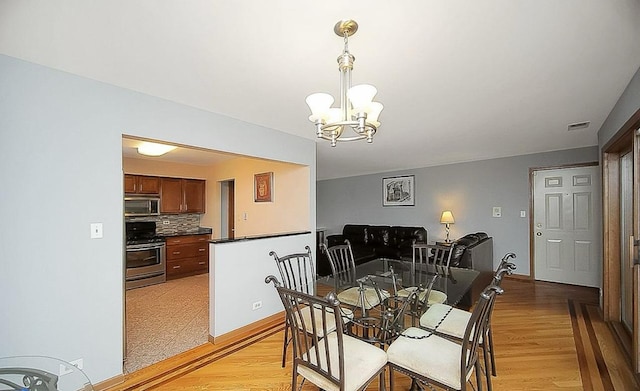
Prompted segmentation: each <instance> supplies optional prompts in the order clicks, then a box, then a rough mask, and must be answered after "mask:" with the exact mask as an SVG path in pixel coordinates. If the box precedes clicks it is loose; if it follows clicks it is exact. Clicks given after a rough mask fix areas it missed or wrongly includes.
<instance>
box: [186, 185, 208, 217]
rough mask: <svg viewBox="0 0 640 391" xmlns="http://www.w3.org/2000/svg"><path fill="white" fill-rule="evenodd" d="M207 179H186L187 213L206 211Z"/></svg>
mask: <svg viewBox="0 0 640 391" xmlns="http://www.w3.org/2000/svg"><path fill="white" fill-rule="evenodd" d="M205 183H206V182H205V181H203V180H200V179H184V183H183V189H184V208H183V212H187V213H204V210H205Z"/></svg>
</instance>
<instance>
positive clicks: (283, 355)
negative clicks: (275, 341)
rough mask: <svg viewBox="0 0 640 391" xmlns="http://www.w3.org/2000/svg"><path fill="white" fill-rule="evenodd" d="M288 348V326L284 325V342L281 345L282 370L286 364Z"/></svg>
mask: <svg viewBox="0 0 640 391" xmlns="http://www.w3.org/2000/svg"><path fill="white" fill-rule="evenodd" d="M288 346H289V324H285V325H284V342H283V344H282V368H284V366H285V364H286V362H287V347H288Z"/></svg>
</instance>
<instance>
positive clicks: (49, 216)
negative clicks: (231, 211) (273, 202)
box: [0, 55, 316, 382]
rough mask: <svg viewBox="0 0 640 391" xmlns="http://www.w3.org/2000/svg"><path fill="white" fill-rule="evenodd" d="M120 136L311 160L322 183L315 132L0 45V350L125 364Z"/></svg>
mask: <svg viewBox="0 0 640 391" xmlns="http://www.w3.org/2000/svg"><path fill="white" fill-rule="evenodd" d="M122 134H129V135H134V136H140V137H146V138H153V139H159V140H166V141H170V142H176V143H179V144H184V145H191V146H197V147H203V148H209V149H214V150H220V151H228V152H233V153H238V154H243V155H248V156H256V157H261V158H267V159H273V160H281V161H286V162H292V163H297V164H303V165H307V166H309V167H310V171H311V172H310V179H309V183H308V186H309V194H312V195H314V194H315V193H316V188H315V176H316V169H315V159H316V146H315V142H314V141H313V140H308V139H303V138H299V137H294V136H291V135H288V134H285V133H282V132H278V131H275V130H272V129H267V128H263V127H259V126H255V125H251V124H247V123H244V122H240V121H237V120H233V119H231V118H227V117H223V116H220V115H217V114H213V113H210V112H206V111H203V110H198V109H194V108H190V107H187V106H183V105H179V104H176V103H173V102H169V101H165V100H162V99H159V98H154V97H150V96H147V95H143V94H140V93H136V92H133V91H129V90H125V89H122V88H118V87H114V86H110V85H106V84H103V83H99V82H96V81H93V80H89V79H86V78H82V77H77V76H74V75H70V74H68V73H64V72H60V71H56V70H53V69H50V68H46V67H43V66H39V65H35V64H32V63H28V62H25V61H21V60H18V59H15V58H12V57H8V56H4V55H0V159H1V163H0V183H2V187H0V217H1V218H2V224H0V250H1V251H0V270H1V271H0V287H2V295H1V298H0V314H2V321H1V322H0V356H14V355H42V356H51V357H56V358H59V359H62V360H66V361H71V360H75V359H78V358H83V359H84V369H85V372H86V373H87V374H88V376H89V378H90V379H91V380H92V381H93V382H100V381H104V380H106V379H110V378H112V377H114V376H117V375H120V374H122V358H123V298H124V293H123V270H124V263H123V251H124V248H123V236H124V232H123V231H124V229H123V225H124V224H123V211H122V194H123V176H122ZM315 210H316V205H315V199H313V197H312V199H311V201H310V210H309V213H310V215H311V216H312V217H311V221H310V225H311V226H310V227H309V228H313V227H314V226H315ZM93 222H102V223H103V224H104V238H102V239H90V237H89V234H90V228H89V227H90V223H93ZM265 258H268V257H267V256H265ZM243 262H244V263H243V266H244V270H245V271H244V273H248V275H251V277H252V278H254V279H258V278H264V276H263V275H262V276H254V275H252V273H253V271H254V270H260V268H253V267H251V264H252V262H257V260H255V259H247V260H243ZM269 262H272V260H269ZM249 310H250V309H247V311H249Z"/></svg>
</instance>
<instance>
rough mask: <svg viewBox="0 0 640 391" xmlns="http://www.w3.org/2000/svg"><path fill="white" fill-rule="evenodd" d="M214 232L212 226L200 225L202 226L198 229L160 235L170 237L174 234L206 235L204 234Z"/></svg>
mask: <svg viewBox="0 0 640 391" xmlns="http://www.w3.org/2000/svg"><path fill="white" fill-rule="evenodd" d="M212 232H213V230H212V229H211V228H208V227H200V228H198V230H197V231H178V232H172V233H165V234H161V235H159V236H163V237H165V238H170V237H172V236H185V235H204V234H209V235H211V233H212Z"/></svg>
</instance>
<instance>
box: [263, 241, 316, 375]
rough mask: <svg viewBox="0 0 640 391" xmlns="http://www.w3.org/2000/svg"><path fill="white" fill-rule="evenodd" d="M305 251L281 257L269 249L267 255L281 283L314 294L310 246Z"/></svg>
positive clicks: (284, 347)
mask: <svg viewBox="0 0 640 391" xmlns="http://www.w3.org/2000/svg"><path fill="white" fill-rule="evenodd" d="M305 250H306V252H304V253H294V254H287V255H284V256H282V257H280V256H278V254H276V252H275V251H270V252H269V256H272V257H273V258H274V259H275V261H276V265H277V266H278V270H279V271H280V278H281V279H282V284H283V286H284V287H285V288H287V289H292V290H295V291H299V292H303V293H307V294H310V295H315V293H316V273H315V267H314V264H313V258H312V256H311V248H310V247H309V246H305ZM290 326H291V325H290V323H289V321H286V326H285V328H284V342H283V345H282V367H283V368H284V367H285V364H286V361H287V347H288V346H289V343H290V342H291V338H290V337H289V332H290V329H291V327H290Z"/></svg>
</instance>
